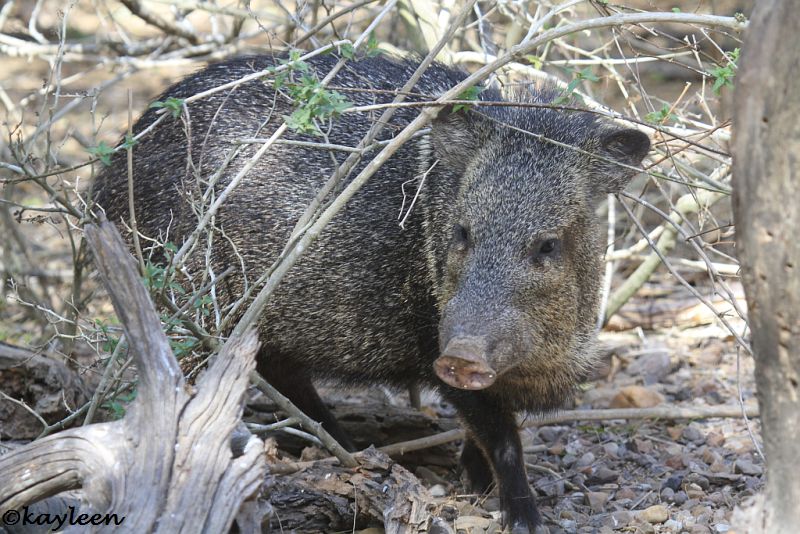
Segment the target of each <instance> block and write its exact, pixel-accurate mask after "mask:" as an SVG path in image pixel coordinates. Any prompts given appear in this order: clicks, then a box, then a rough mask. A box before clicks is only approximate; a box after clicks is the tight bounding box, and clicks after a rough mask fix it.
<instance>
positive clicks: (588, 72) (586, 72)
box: [575, 67, 600, 82]
mask: <svg viewBox="0 0 800 534" xmlns="http://www.w3.org/2000/svg"><path fill="white" fill-rule="evenodd" d="M575 75H576V76H577V77H578V80H587V81H590V82H599V81H600V78H598V77H597V76H596V75H595V74H594V72H592V67H586V68H585V69H583V70H582V71H580V72H578V73H576V74H575Z"/></svg>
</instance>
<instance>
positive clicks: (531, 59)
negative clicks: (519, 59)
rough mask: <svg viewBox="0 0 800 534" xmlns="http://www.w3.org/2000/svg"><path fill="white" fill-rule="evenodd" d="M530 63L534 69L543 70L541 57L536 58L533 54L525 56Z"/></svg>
mask: <svg viewBox="0 0 800 534" xmlns="http://www.w3.org/2000/svg"><path fill="white" fill-rule="evenodd" d="M523 57H524V58H525V59H526V60H528V62H529V63H530V64H531V65H532V66H533V68H534V69H541V68H542V65H543V63H544V62H543V61H542V58H540V57H539V56H534V55H533V54H528V55H527V56H523Z"/></svg>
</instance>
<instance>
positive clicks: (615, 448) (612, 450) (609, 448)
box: [603, 442, 619, 458]
mask: <svg viewBox="0 0 800 534" xmlns="http://www.w3.org/2000/svg"><path fill="white" fill-rule="evenodd" d="M603 451H605V453H606V454H607V455H609V456H613V457H615V458H616V457H617V455H618V454H619V445H617V444H616V443H614V442H611V443H606V444H605V445H603Z"/></svg>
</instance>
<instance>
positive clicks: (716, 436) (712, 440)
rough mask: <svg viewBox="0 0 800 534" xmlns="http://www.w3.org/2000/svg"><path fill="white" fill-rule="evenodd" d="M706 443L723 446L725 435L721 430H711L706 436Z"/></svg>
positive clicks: (712, 445)
mask: <svg viewBox="0 0 800 534" xmlns="http://www.w3.org/2000/svg"><path fill="white" fill-rule="evenodd" d="M706 443H708V444H709V445H710V446H711V447H721V446H722V445H723V444H724V443H725V436H723V435H722V434H720V433H719V432H714V431H711V432H709V433H708V435H707V436H706Z"/></svg>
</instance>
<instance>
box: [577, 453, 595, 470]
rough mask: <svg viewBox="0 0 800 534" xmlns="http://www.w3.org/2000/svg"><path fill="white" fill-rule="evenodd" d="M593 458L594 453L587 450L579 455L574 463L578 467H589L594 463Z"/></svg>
mask: <svg viewBox="0 0 800 534" xmlns="http://www.w3.org/2000/svg"><path fill="white" fill-rule="evenodd" d="M594 460H595V457H594V454H592V453H591V452H587V453H586V454H584V455H583V456H581V457H580V459H579V460H578V462H577V463H576V464H575V465H577V466H578V467H589V466H590V465H592V464H593V463H594Z"/></svg>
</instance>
